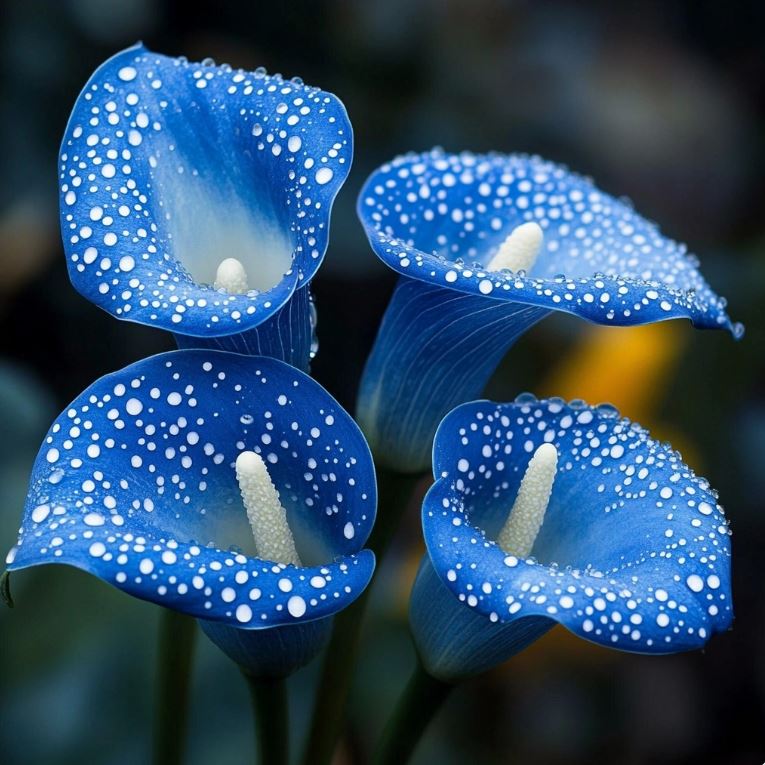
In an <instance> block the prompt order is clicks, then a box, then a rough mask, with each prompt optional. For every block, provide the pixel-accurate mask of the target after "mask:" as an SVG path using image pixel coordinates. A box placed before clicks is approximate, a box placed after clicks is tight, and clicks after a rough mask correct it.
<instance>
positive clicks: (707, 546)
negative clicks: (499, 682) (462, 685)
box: [410, 394, 733, 680]
mask: <svg viewBox="0 0 765 765" xmlns="http://www.w3.org/2000/svg"><path fill="white" fill-rule="evenodd" d="M542 444H552V445H553V446H554V447H555V448H556V449H557V452H558V463H557V465H558V469H557V474H556V475H555V480H554V483H553V486H552V493H551V495H550V498H549V504H548V505H547V510H546V514H545V515H544V522H543V524H542V526H541V529H540V530H539V533H538V536H537V537H536V541H535V542H534V544H533V548H532V554H531V555H529V556H519V555H513V554H509V553H508V552H507V551H506V550H503V549H502V547H501V546H500V544H499V543H498V542H496V541H494V540H495V539H496V538H497V535H498V532H499V529H500V527H501V526H502V524H503V523H504V522H505V519H506V518H507V516H508V512H509V510H510V508H511V507H512V506H513V501H514V499H515V497H516V495H517V494H518V491H519V484H520V483H521V479H522V477H523V476H524V472H525V471H526V469H527V466H528V464H529V462H530V458H531V455H532V454H534V453H535V451H536V450H537V449H538V448H539V447H540V446H541V445H542ZM433 464H434V468H433V472H434V476H435V477H436V482H435V484H434V485H433V487H432V488H431V490H430V491H429V492H428V494H427V496H426V497H425V500H424V503H423V508H422V524H423V531H424V536H425V543H426V546H427V556H426V559H425V560H424V562H423V564H422V566H421V569H420V572H419V574H418V577H417V580H416V583H415V586H414V590H413V593H412V600H411V608H410V618H411V624H412V628H413V633H414V636H415V642H416V643H417V647H418V650H419V653H420V655H421V658H422V659H423V662H424V664H425V666H426V668H427V669H428V671H429V672H430V673H431V674H433V675H434V676H436V677H439V678H442V679H447V680H454V679H459V678H461V677H464V676H466V675H470V674H473V673H475V672H480V671H483V670H485V669H488V668H489V667H491V666H493V665H495V664H497V663H499V662H501V661H504V660H505V659H507V658H509V657H510V656H512V655H513V654H514V653H516V652H518V651H519V650H521V649H522V648H524V647H525V646H526V645H528V644H529V643H530V642H531V641H533V640H536V639H537V638H538V637H540V636H541V635H542V634H544V633H545V632H546V631H547V630H549V629H550V628H551V627H552V626H554V625H555V624H561V625H563V626H564V627H565V628H566V629H568V630H570V631H571V632H573V633H574V634H575V635H577V636H579V637H582V638H584V639H586V640H590V641H593V642H595V643H598V644H600V645H603V646H608V647H611V648H617V649H621V650H624V651H632V652H640V653H653V654H662V653H673V652H677V651H685V650H690V649H694V648H700V647H701V646H703V645H704V644H705V643H706V641H707V640H708V639H709V637H710V636H711V635H712V634H713V633H716V632H721V631H723V630H726V629H727V628H728V627H729V625H730V623H731V620H732V618H733V613H732V603H731V587H730V543H729V530H728V525H727V522H726V519H725V516H724V514H723V511H722V508H721V507H720V506H719V504H718V503H717V499H716V494H715V493H714V491H713V490H712V489H710V487H709V484H708V483H707V482H706V481H705V480H704V479H703V478H699V477H697V476H696V475H695V474H694V473H693V471H692V470H691V469H690V468H689V467H687V466H686V465H685V464H683V462H682V460H681V458H680V456H679V454H677V452H674V451H673V450H672V448H671V447H670V446H669V445H668V444H662V443H659V442H657V441H654V440H652V439H651V438H650V437H649V436H648V433H647V432H646V431H645V430H644V429H642V428H641V427H640V426H639V425H637V424H635V423H632V422H630V421H629V420H626V419H623V418H620V417H619V416H618V413H617V412H616V410H615V409H614V408H613V407H610V406H604V405H601V406H598V407H592V406H587V405H585V404H584V403H583V402H580V401H572V402H571V403H565V402H564V401H563V400H560V399H548V400H542V401H537V400H536V399H534V398H533V397H532V396H529V395H528V394H525V395H524V396H521V397H519V398H518V399H517V400H516V402H515V403H511V404H495V403H493V402H489V401H478V402H473V403H468V404H463V405H462V406H459V407H457V408H456V409H454V410H453V411H452V412H451V413H450V414H449V415H447V417H446V418H445V419H444V420H443V422H442V423H441V425H440V426H439V429H438V432H437V434H436V438H435V443H434V448H433Z"/></svg>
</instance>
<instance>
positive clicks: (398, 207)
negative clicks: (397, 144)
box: [358, 150, 743, 335]
mask: <svg viewBox="0 0 765 765" xmlns="http://www.w3.org/2000/svg"><path fill="white" fill-rule="evenodd" d="M358 213H359V217H360V218H361V221H362V223H363V224H364V227H365V229H366V232H367V236H368V237H369V241H370V244H371V246H372V248H373V249H374V251H375V253H376V254H377V255H378V257H380V258H381V259H382V260H383V261H384V262H385V263H386V264H387V265H388V266H390V267H391V268H392V269H394V270H395V271H397V272H398V273H400V274H402V275H403V276H408V277H411V278H412V279H417V280H420V281H423V282H427V283H429V284H433V285H437V286H440V287H448V288H449V289H451V290H456V291H458V292H462V293H467V294H471V295H482V296H485V297H490V298H493V299H495V300H511V301H518V302H522V303H526V304H528V305H534V306H539V307H542V308H547V309H551V310H559V311H566V312H567V313H573V314H576V315H577V316H581V317H583V318H585V319H588V320H589V321H593V322H597V323H600V324H608V325H630V324H647V323H651V322H655V321H662V320H665V319H673V318H687V319H690V320H691V321H692V322H693V323H694V324H695V325H696V326H697V327H704V328H724V329H728V330H730V331H731V332H733V333H734V334H736V335H740V333H741V332H742V331H743V329H742V328H741V327H740V326H739V325H734V324H733V323H732V322H731V320H730V319H729V317H728V315H727V314H726V312H725V301H724V299H723V298H720V297H718V296H717V295H716V294H715V293H714V292H713V291H712V290H711V289H710V287H709V285H707V283H706V282H705V281H704V279H703V277H702V276H701V273H700V272H699V271H698V267H697V266H698V264H697V261H696V259H695V258H694V257H692V256H690V255H688V254H687V252H686V250H685V247H684V246H683V245H680V244H678V243H676V242H673V241H671V240H670V239H667V238H666V237H664V236H663V235H662V234H661V233H660V231H659V229H658V228H657V227H656V225H655V224H653V223H650V222H649V221H647V220H645V219H644V218H642V217H641V216H639V215H638V214H637V213H636V212H635V211H634V210H633V209H632V207H630V206H629V205H628V204H627V203H625V202H623V201H620V200H617V199H614V198H613V197H611V196H609V195H608V194H605V193H603V192H602V191H599V190H598V189H597V188H596V187H595V186H594V185H593V183H592V182H591V181H590V180H588V179H586V178H582V177H580V176H578V175H575V174H574V173H571V172H569V171H567V170H566V169H565V168H563V167H560V166H559V165H555V164H553V163H551V162H547V161H545V160H543V159H540V158H538V157H527V156H523V155H502V154H487V155H476V154H470V153H467V152H464V153H462V154H446V153H444V152H443V151H441V150H433V151H431V152H427V153H425V154H409V155H406V156H403V157H398V158H397V159H395V160H394V161H393V162H391V163H390V164H387V165H383V166H382V167H381V168H379V169H378V170H377V171H376V172H374V173H373V174H372V175H371V176H370V178H369V179H368V180H367V182H366V184H365V185H364V188H363V189H362V190H361V193H360V195H359V203H358ZM527 221H535V222H537V223H538V224H539V225H540V226H541V227H542V229H543V231H544V235H545V240H544V245H543V248H542V251H541V253H540V255H539V258H538V260H537V263H536V265H535V266H534V267H533V269H532V273H531V275H529V276H526V275H524V274H523V273H522V272H519V273H518V274H513V273H511V272H509V271H503V272H499V273H494V272H487V271H486V270H485V268H486V264H487V263H488V262H489V260H490V259H491V257H492V256H493V255H494V254H495V252H496V251H497V249H498V248H499V246H500V244H501V243H502V242H503V241H504V239H505V238H506V237H507V235H508V234H509V233H510V232H511V231H512V230H513V229H514V228H515V227H516V226H518V225H520V224H521V223H524V222H527Z"/></svg>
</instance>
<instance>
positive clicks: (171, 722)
mask: <svg viewBox="0 0 765 765" xmlns="http://www.w3.org/2000/svg"><path fill="white" fill-rule="evenodd" d="M195 636H196V623H195V621H194V619H192V618H191V617H190V616H186V614H182V613H179V612H178V611H172V610H171V609H169V608H165V609H162V614H161V617H160V625H159V651H158V664H157V696H156V704H157V708H156V711H155V718H156V719H155V728H154V763H155V765H180V763H181V762H182V761H183V754H184V749H185V743H186V725H187V719H188V712H189V686H190V685H191V661H192V656H193V653H194V640H195Z"/></svg>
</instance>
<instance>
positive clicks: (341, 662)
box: [302, 465, 422, 765]
mask: <svg viewBox="0 0 765 765" xmlns="http://www.w3.org/2000/svg"><path fill="white" fill-rule="evenodd" d="M421 477H422V476H421V474H419V473H418V474H402V473H397V472H395V471H391V470H385V469H383V468H381V467H379V465H378V467H377V490H378V497H379V504H378V513H377V521H376V523H375V525H374V528H373V530H372V534H371V535H370V537H369V541H368V543H367V545H368V547H370V548H371V549H372V551H373V552H374V553H375V556H376V558H377V566H378V567H379V566H380V565H381V564H382V562H383V560H384V558H385V555H386V553H387V551H388V550H389V549H390V545H391V542H392V541H393V537H394V536H395V533H396V530H397V529H398V526H399V524H400V521H401V519H402V517H403V515H404V511H405V510H406V507H407V505H408V503H409V499H410V498H411V496H412V493H413V491H414V488H415V486H416V485H417V483H418V482H419V480H420V478H421ZM371 590H372V588H371V587H367V589H366V590H365V591H364V592H363V593H362V595H361V596H360V597H359V598H358V599H357V600H356V601H355V602H354V603H353V604H352V605H351V606H350V607H348V608H346V609H344V610H343V611H341V612H339V613H338V614H337V616H335V619H334V624H333V626H332V636H331V638H330V641H329V645H328V646H327V650H326V653H325V654H324V659H323V663H322V670H321V677H320V679H319V685H318V688H317V692H316V697H315V698H316V701H315V706H314V711H313V718H312V720H311V727H310V730H309V734H308V738H307V739H306V747H305V751H304V753H303V760H302V762H303V764H304V765H329V763H330V762H331V761H332V755H333V754H334V751H335V748H336V746H337V742H338V740H339V738H340V736H341V733H342V730H343V723H344V720H345V713H346V709H347V706H348V697H349V695H350V691H351V683H352V680H353V675H354V672H355V669H356V662H357V659H358V653H359V637H360V634H361V628H362V626H363V623H364V614H365V613H366V608H367V603H368V601H369V595H370V593H371Z"/></svg>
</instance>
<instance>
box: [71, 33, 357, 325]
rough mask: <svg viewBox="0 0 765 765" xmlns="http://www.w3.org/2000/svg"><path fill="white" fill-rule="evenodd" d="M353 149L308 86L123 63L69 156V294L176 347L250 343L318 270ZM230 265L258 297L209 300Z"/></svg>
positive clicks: (78, 112) (102, 70)
mask: <svg viewBox="0 0 765 765" xmlns="http://www.w3.org/2000/svg"><path fill="white" fill-rule="evenodd" d="M352 144H353V140H352V132H351V126H350V123H349V121H348V117H347V114H346V112H345V109H344V107H343V105H342V104H341V103H340V101H339V100H338V99H337V98H336V97H335V96H333V95H331V94H329V93H325V92H323V91H321V90H319V89H317V88H312V87H309V86H306V85H304V84H303V83H302V82H301V81H299V80H283V79H282V78H281V77H279V76H268V75H266V74H265V73H264V72H262V71H256V72H245V71H242V70H233V69H232V68H231V67H228V66H214V65H212V64H209V65H208V64H207V63H190V62H187V61H186V60H185V59H182V58H177V59H176V58H168V57H167V56H162V55H159V54H155V53H152V52H150V51H148V50H146V49H145V48H143V47H142V46H136V47H134V48H130V49H128V50H125V51H123V52H122V53H119V54H117V55H116V56H114V57H113V58H111V59H109V60H108V61H107V62H106V63H104V64H103V65H102V66H101V67H99V69H98V70H97V71H96V72H95V73H94V74H93V76H92V77H91V79H90V80H89V82H88V83H87V85H86V86H85V88H84V90H83V92H82V93H81V94H80V96H79V98H78V99H77V103H76V104H75V107H74V111H73V112H72V115H71V118H70V120H69V124H68V126H67V129H66V133H65V136H64V140H63V144H62V148H61V160H60V193H61V227H62V235H63V239H64V247H65V250H66V256H67V265H68V267H69V273H70V276H71V278H72V282H73V283H74V285H75V287H76V288H77V289H78V290H79V291H80V292H81V293H82V294H83V295H85V296H86V297H87V298H88V299H90V300H91V301H93V302H94V303H96V304H97V305H99V306H100V307H102V308H104V309H105V310H107V311H109V312H110V313H112V314H113V315H115V316H117V317H118V318H123V319H129V320H131V321H137V322H141V323H144V324H149V325H152V326H158V327H162V328H164V329H168V330H171V331H173V332H175V333H176V334H185V335H190V336H194V337H215V336H221V335H231V334H234V333H239V332H243V331H246V330H249V329H252V328H253V327H256V326H258V325H259V324H261V323H262V322H264V321H266V320H267V319H268V318H269V317H270V316H272V315H273V314H274V313H275V312H276V311H278V310H279V308H280V307H281V306H283V305H284V304H285V303H286V302H287V301H288V300H289V298H290V296H291V295H292V294H293V292H294V291H295V290H296V289H298V288H300V287H302V286H304V285H306V284H307V283H308V281H309V280H310V279H311V277H312V276H313V275H314V273H315V271H316V269H317V268H318V266H319V264H320V263H321V260H322V258H323V257H324V253H325V251H326V247H327V237H328V233H329V216H330V210H331V207H332V203H333V200H334V198H335V195H336V194H337V192H338V190H339V188H340V186H341V185H342V183H343V181H344V180H345V178H346V176H347V174H348V171H349V169H350V164H351V158H352V152H353V146H352ZM228 257H234V258H237V259H239V260H240V261H241V262H242V263H243V264H244V267H245V270H246V272H247V275H248V280H249V286H250V289H251V291H250V292H248V293H246V294H227V293H225V292H220V291H217V290H215V289H214V288H213V287H212V286H211V285H212V284H213V282H214V280H215V274H216V269H217V266H218V265H219V263H220V262H221V261H222V260H223V259H225V258H228Z"/></svg>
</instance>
